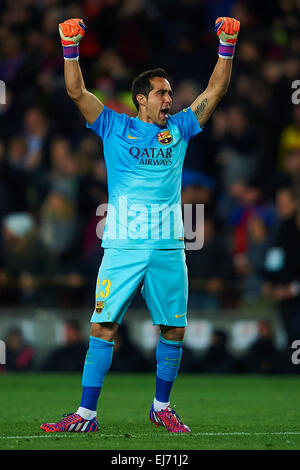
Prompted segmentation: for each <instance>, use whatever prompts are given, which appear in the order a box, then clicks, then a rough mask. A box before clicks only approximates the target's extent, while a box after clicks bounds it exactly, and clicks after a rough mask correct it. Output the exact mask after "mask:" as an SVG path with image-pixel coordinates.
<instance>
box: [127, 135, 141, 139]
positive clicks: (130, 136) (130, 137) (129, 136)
mask: <svg viewBox="0 0 300 470" xmlns="http://www.w3.org/2000/svg"><path fill="white" fill-rule="evenodd" d="M128 139H140V137H133V136H132V135H130V134H128Z"/></svg>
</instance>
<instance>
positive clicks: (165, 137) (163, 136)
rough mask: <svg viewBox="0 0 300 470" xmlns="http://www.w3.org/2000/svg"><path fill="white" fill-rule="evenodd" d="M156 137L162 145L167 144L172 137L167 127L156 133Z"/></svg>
mask: <svg viewBox="0 0 300 470" xmlns="http://www.w3.org/2000/svg"><path fill="white" fill-rule="evenodd" d="M157 138H158V142H159V143H160V144H163V145H168V144H170V143H171V142H172V141H173V137H172V136H171V134H170V131H169V130H168V129H167V130H166V131H162V132H160V133H159V134H157Z"/></svg>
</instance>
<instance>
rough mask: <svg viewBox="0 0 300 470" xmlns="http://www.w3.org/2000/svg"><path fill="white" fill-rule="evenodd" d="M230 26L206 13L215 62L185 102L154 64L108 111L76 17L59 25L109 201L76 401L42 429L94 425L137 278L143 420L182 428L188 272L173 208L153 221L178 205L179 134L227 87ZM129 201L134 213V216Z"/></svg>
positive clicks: (197, 123) (235, 27) (206, 113)
mask: <svg viewBox="0 0 300 470" xmlns="http://www.w3.org/2000/svg"><path fill="white" fill-rule="evenodd" d="M239 27H240V23H239V21H237V20H235V19H234V18H227V17H222V18H218V19H217V20H216V23H215V31H216V34H217V35H218V37H219V50H218V56H219V57H218V61H217V64H216V66H215V68H214V70H213V73H212V75H211V77H210V79H209V82H208V85H207V88H206V89H205V90H204V92H203V93H202V94H201V95H200V96H199V97H198V98H197V99H196V100H195V101H194V102H193V103H192V104H191V105H190V107H188V108H187V109H184V110H182V111H181V112H179V113H177V114H175V115H172V114H171V106H172V88H171V86H170V83H169V81H168V79H167V75H166V72H165V71H164V70H163V69H161V68H157V69H154V70H148V71H146V72H143V73H141V74H140V75H139V76H138V77H136V78H135V79H134V81H133V84H132V99H133V102H134V104H135V105H136V108H137V111H138V113H137V117H136V118H132V117H128V116H126V115H125V114H119V113H116V112H114V111H112V110H110V109H109V108H107V107H106V106H104V105H103V103H101V101H99V99H98V98H96V96H95V95H93V94H92V93H90V92H89V91H88V90H87V89H86V87H85V84H84V80H83V77H82V73H81V69H80V66H79V61H78V59H79V42H80V41H81V39H82V38H83V37H84V34H85V25H84V22H83V20H81V19H71V20H68V21H65V22H64V23H61V24H60V25H59V33H60V37H61V43H62V46H63V55H64V59H65V61H64V72H65V83H66V88H67V92H68V95H69V96H70V98H71V99H72V100H73V101H74V102H75V104H76V105H77V106H78V108H79V110H80V111H81V113H82V115H83V116H84V118H85V120H86V121H87V127H88V128H91V130H92V131H93V132H95V133H96V134H97V135H98V136H100V138H101V139H102V141H103V148H104V158H105V163H106V167H107V182H108V194H109V207H108V212H107V218H106V224H105V229H104V235H103V240H102V246H103V247H104V249H105V250H104V256H103V259H102V262H101V265H100V268H99V273H98V278H97V283H96V295H95V306H94V312H93V315H92V318H91V333H90V342H89V349H88V351H87V355H86V361H85V364H84V369H83V377H82V398H81V403H80V406H79V408H78V409H77V411H76V412H75V413H72V414H69V415H65V416H64V418H63V419H62V420H61V421H59V422H57V423H44V424H42V425H41V428H42V429H43V430H44V431H46V432H66V431H73V432H94V431H97V430H98V421H97V403H98V399H99V396H100V393H101V389H102V386H103V382H104V378H105V376H106V374H107V372H108V371H109V368H110V364H111V360H112V354H113V344H114V343H113V339H114V335H115V333H116V331H117V329H118V326H119V325H120V324H121V322H122V320H123V317H124V315H125V313H126V310H127V309H128V307H129V305H130V303H131V301H132V299H133V297H134V295H135V293H136V291H137V289H138V287H139V285H141V284H142V286H143V287H142V294H143V296H144V298H145V301H146V304H147V307H148V309H149V311H150V315H151V318H152V322H153V324H154V325H159V327H160V332H161V335H160V338H159V340H158V344H157V349H156V361H157V368H156V389H155V393H154V397H153V403H152V405H151V407H150V415H149V418H150V421H151V422H152V423H154V424H155V425H156V426H163V427H165V428H166V429H167V431H169V432H172V433H188V432H191V430H190V428H189V427H188V426H187V425H186V424H184V423H183V421H182V420H181V419H180V418H179V416H178V415H177V414H176V413H175V411H174V410H172V409H171V407H170V394H171V389H172V386H173V384H174V381H175V379H176V377H177V373H178V369H179V366H180V361H181V356H182V349H183V341H184V334H185V327H186V325H187V293H188V278H187V268H186V263H185V253H184V231H183V221H182V215H181V210H178V211H174V214H173V215H174V216H173V217H172V222H170V226H169V231H168V233H167V236H166V231H165V230H164V228H165V227H164V226H163V222H164V221H165V219H166V218H168V215H169V211H168V208H169V209H170V208H173V207H179V208H180V207H181V178H182V167H183V161H184V157H185V153H186V149H187V145H188V142H189V140H190V139H191V138H192V137H193V136H195V135H197V134H199V133H200V132H202V130H203V126H204V125H205V123H206V122H207V120H208V119H209V117H210V116H211V114H212V112H213V111H214V109H215V107H216V106H217V104H218V102H219V101H220V100H221V98H222V96H223V95H224V94H225V93H226V91H227V88H228V86H229V82H230V78H231V70H232V59H233V56H234V51H235V44H236V40H237V36H238V32H239ZM154 206H158V207H160V208H163V210H162V213H161V214H159V217H154V216H153V218H151V216H152V215H153V214H152V212H151V214H150V216H149V210H150V208H151V210H152V208H153V207H154ZM132 207H135V208H138V209H137V211H138V212H139V216H138V217H137V219H138V223H135V224H134V223H132V219H133V216H132V211H131V209H130V208H132ZM160 210H161V209H160ZM128 220H130V221H131V223H128ZM169 220H170V218H169ZM135 222H136V221H135ZM133 395H134V392H133ZM133 399H134V397H133Z"/></svg>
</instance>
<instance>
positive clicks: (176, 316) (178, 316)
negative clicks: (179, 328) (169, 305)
mask: <svg viewBox="0 0 300 470" xmlns="http://www.w3.org/2000/svg"><path fill="white" fill-rule="evenodd" d="M184 315H185V313H183V314H182V315H175V318H180V317H184Z"/></svg>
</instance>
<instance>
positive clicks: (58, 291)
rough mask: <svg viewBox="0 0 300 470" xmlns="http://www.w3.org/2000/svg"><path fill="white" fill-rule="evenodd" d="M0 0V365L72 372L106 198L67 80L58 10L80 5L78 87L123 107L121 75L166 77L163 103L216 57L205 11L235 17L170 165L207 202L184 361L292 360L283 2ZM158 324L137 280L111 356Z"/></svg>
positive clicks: (148, 352) (287, 22)
mask: <svg viewBox="0 0 300 470" xmlns="http://www.w3.org/2000/svg"><path fill="white" fill-rule="evenodd" d="M0 6H1V8H0V12H1V21H0V79H1V80H3V81H4V82H5V85H6V104H1V105H0V168H1V169H0V221H1V234H0V289H1V297H0V338H1V339H3V340H4V341H5V343H6V359H7V364H6V367H3V366H2V371H5V370H6V371H10V370H22V371H26V370H69V371H81V368H82V361H83V358H84V352H83V351H84V350H85V348H86V343H87V340H88V329H89V319H90V315H91V311H92V308H93V303H94V286H95V279H96V275H97V270H98V266H99V264H100V261H101V257H102V255H103V252H102V250H101V247H100V242H99V239H98V238H97V237H96V226H97V224H98V222H99V217H97V216H96V209H97V207H98V206H99V204H101V203H103V202H106V198H107V194H106V173H105V167H104V160H103V155H102V149H101V142H100V140H99V139H98V138H96V137H95V136H94V135H93V134H92V133H91V132H90V131H88V130H87V129H86V128H85V123H84V121H83V119H82V117H81V116H80V114H79V112H78V111H77V109H76V107H75V106H74V104H73V103H72V102H71V100H70V99H69V98H68V96H67V94H66V91H65V85H64V78H63V57H62V52H61V46H60V41H59V36H58V31H57V28H58V23H59V22H61V21H63V20H65V19H67V18H70V17H80V18H83V19H84V21H85V24H86V26H87V32H86V37H85V39H84V41H83V42H82V43H81V45H80V64H81V67H82V70H83V74H84V78H85V81H86V86H87V88H88V89H89V90H91V91H93V92H94V93H95V94H96V95H97V96H99V97H100V99H101V100H102V101H103V102H104V103H105V104H106V105H107V106H109V107H111V108H113V109H115V110H116V111H119V112H125V113H128V114H130V115H134V114H135V110H134V108H133V105H132V103H131V97H130V93H129V90H130V85H131V81H132V79H133V77H134V76H135V75H136V74H138V73H139V72H140V71H142V70H144V69H148V68H152V67H155V66H162V67H164V68H165V69H166V71H167V73H168V75H169V77H170V80H171V83H172V86H173V89H174V102H173V113H175V112H176V111H178V110H180V109H182V108H183V107H186V106H188V105H189V104H190V103H191V102H192V101H193V100H194V98H195V97H196V96H197V95H198V94H199V92H201V90H203V89H204V88H205V86H206V84H207V81H208V79H209V76H210V74H211V72H212V70H213V67H214V64H215V62H216V60H217V43H218V41H217V38H216V35H215V33H214V31H213V26H214V21H215V19H216V18H217V17H218V16H234V17H235V18H237V19H239V20H240V21H241V32H240V35H239V40H238V45H237V52H236V56H235V59H234V68H233V76H232V81H231V85H230V88H229V90H228V93H227V95H226V96H225V97H224V98H223V100H222V102H221V103H220V105H219V106H218V108H217V110H216V111H215V112H214V114H213V117H212V118H211V119H210V121H209V123H208V124H207V126H206V128H205V132H203V133H202V134H201V135H200V136H198V137H196V138H195V139H194V140H193V141H191V143H190V146H189V149H188V152H187V155H186V159H185V165H184V173H183V192H182V202H183V203H193V204H196V203H202V204H205V226H204V230H205V244H204V248H203V249H202V250H200V251H198V252H195V251H190V252H187V263H188V268H189V281H190V301H189V302H190V303H189V318H190V323H189V327H188V330H187V336H186V343H185V344H186V347H185V354H184V356H183V357H184V359H183V364H182V371H186V372H192V373H200V372H208V373H210V372H212V373H219V372H220V373H222V372H223V373H226V372H231V373H247V372H256V373H262V374H267V373H298V369H297V367H296V366H294V365H293V364H292V363H291V358H290V357H291V348H290V344H291V341H292V340H293V339H300V298H299V295H298V293H297V289H298V284H297V283H298V281H299V280H300V259H299V242H300V212H299V187H300V186H299V184H298V181H299V176H300V105H299V104H298V105H297V104H293V102H292V94H293V92H294V90H293V89H292V83H293V82H294V81H295V80H298V79H300V70H299V69H300V66H299V53H300V36H299V19H300V18H299V17H300V3H299V1H296V0H281V1H270V0H266V1H264V2H261V1H258V0H251V1H250V0H248V1H247V0H245V1H242V0H241V1H238V0H237V1H234V0H223V1H222V0H220V1H218V0H203V1H200V0H198V1H197V0H160V1H158V0H127V1H126V0H85V1H82V2H79V1H67V0H65V1H63V0H62V1H61V0H43V1H38V0H18V1H8V0H7V1H3V0H2V1H0ZM283 253H284V254H285V255H284V256H283ZM166 282H167V279H166ZM270 283H272V284H270ZM270 285H272V286H273V287H270ZM291 286H293V289H292V290H291V289H290V287H291ZM156 333H157V332H156V330H155V329H154V328H153V327H152V325H151V323H150V321H149V315H148V313H147V311H146V309H145V305H144V303H143V301H142V299H141V297H140V296H139V295H138V296H137V297H136V299H135V300H134V302H133V304H132V306H131V308H130V309H129V311H128V314H127V317H126V322H125V324H124V327H123V328H122V329H121V330H120V335H119V337H118V338H117V340H116V346H115V357H114V362H113V365H112V370H115V371H147V370H149V371H150V370H154V354H155V352H154V351H155V345H156Z"/></svg>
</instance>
